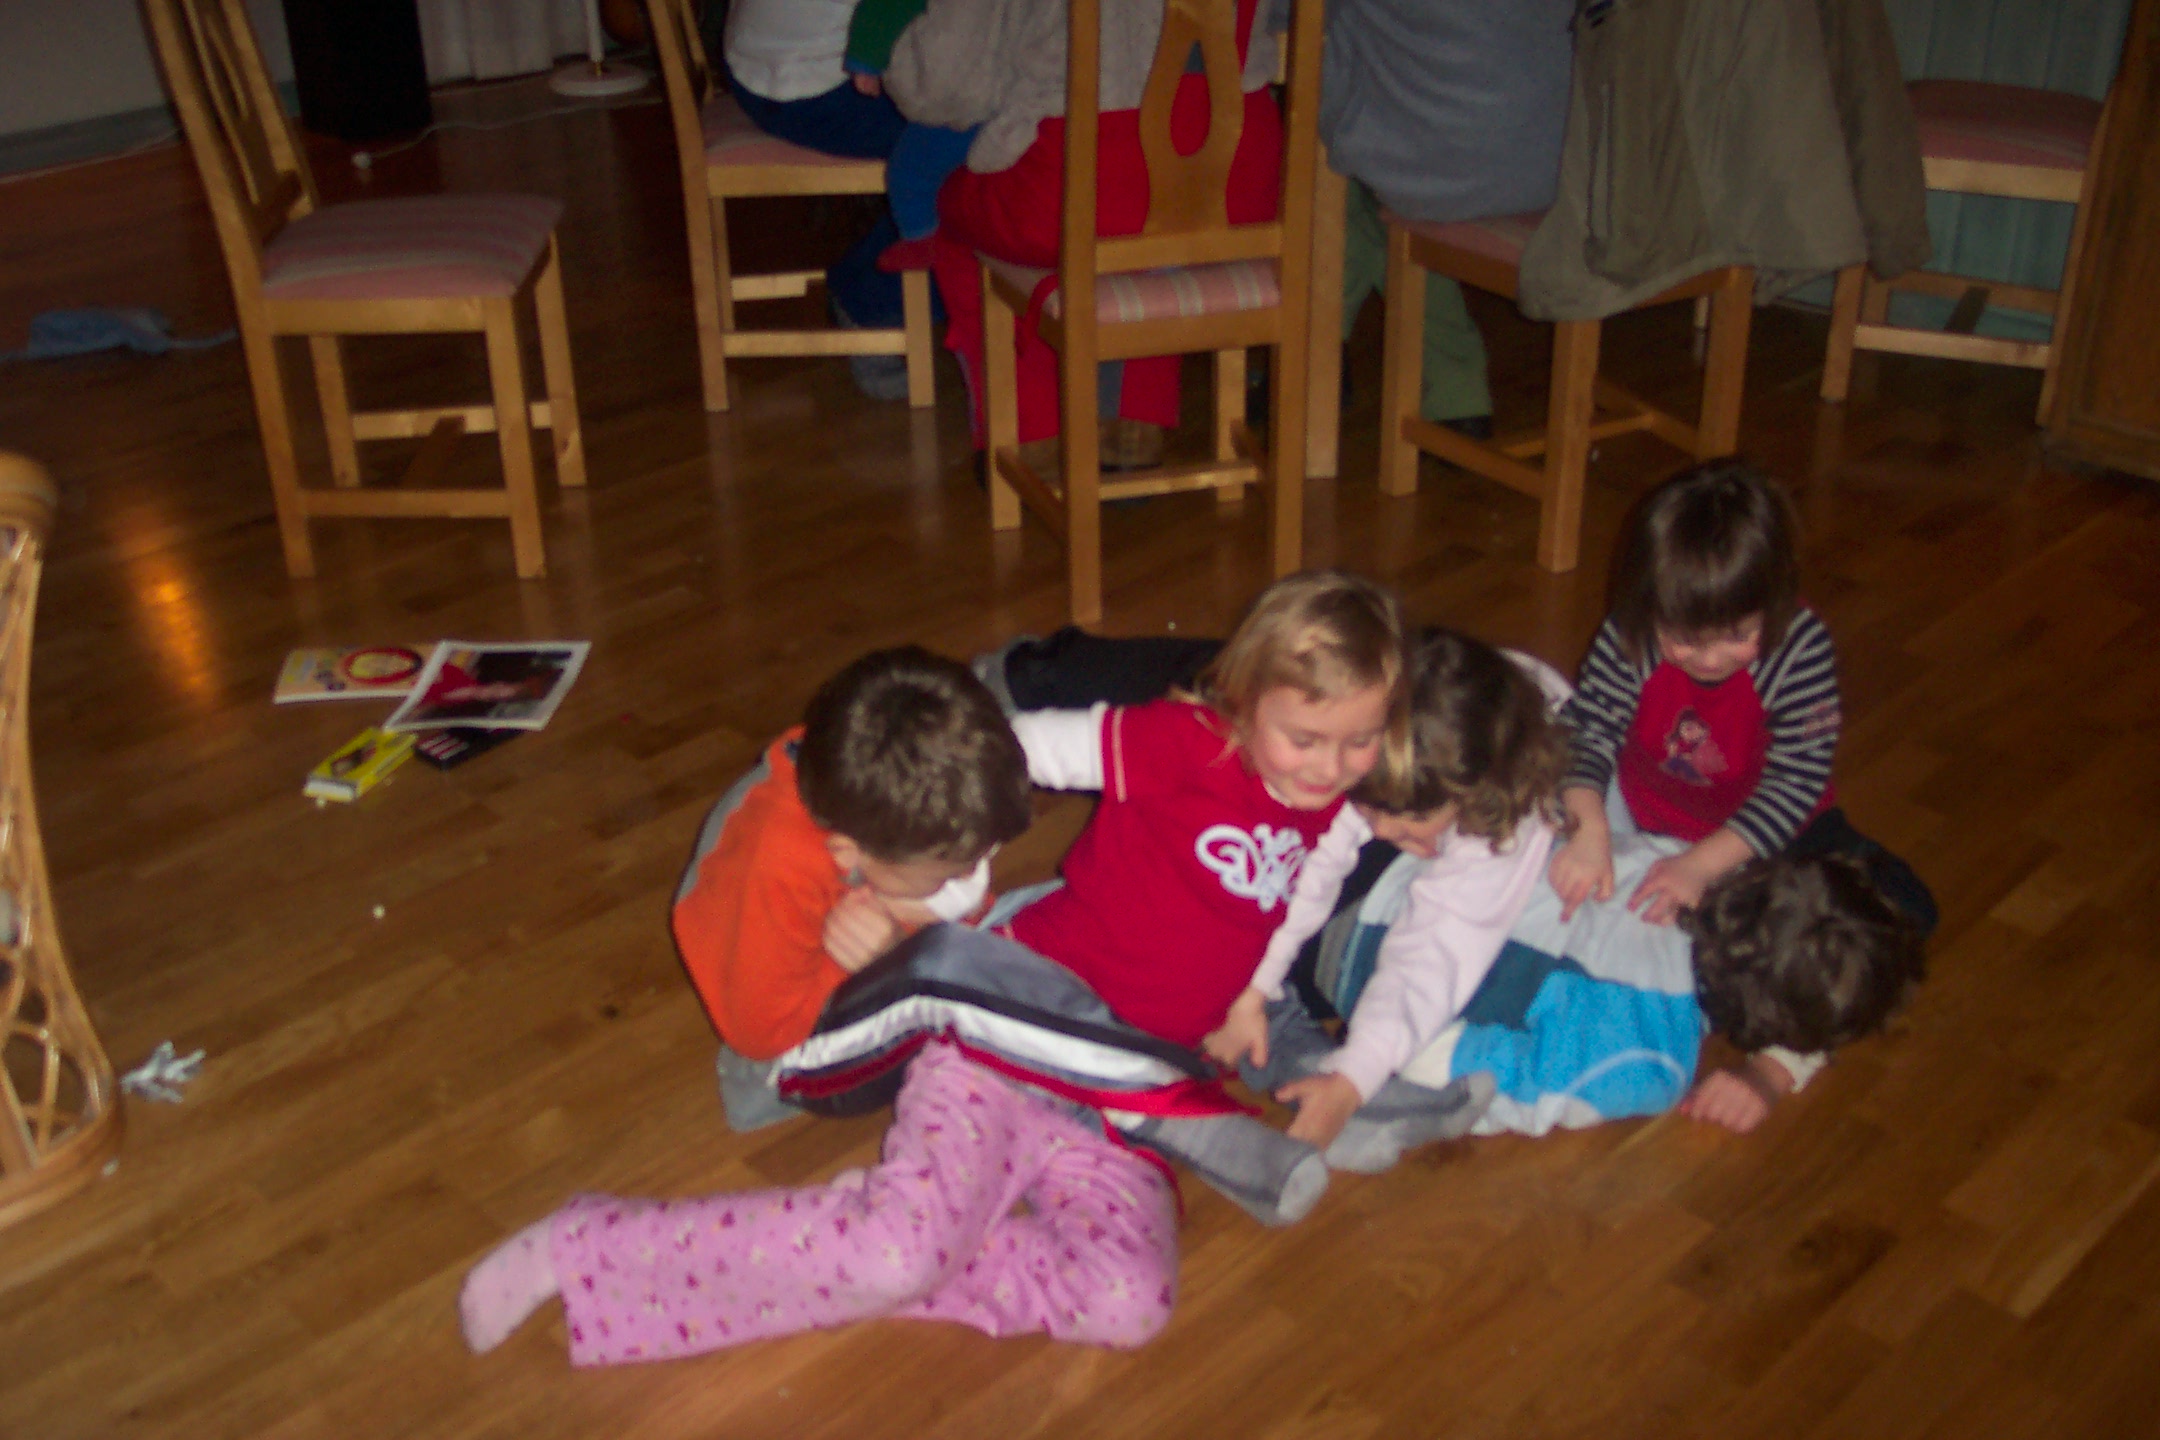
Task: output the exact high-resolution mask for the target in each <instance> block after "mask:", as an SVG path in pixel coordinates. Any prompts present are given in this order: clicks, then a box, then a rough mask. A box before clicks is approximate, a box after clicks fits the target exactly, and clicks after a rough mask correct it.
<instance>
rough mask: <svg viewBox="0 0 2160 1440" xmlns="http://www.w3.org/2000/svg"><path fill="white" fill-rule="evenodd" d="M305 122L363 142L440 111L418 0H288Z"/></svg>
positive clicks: (421, 123)
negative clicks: (431, 97)
mask: <svg viewBox="0 0 2160 1440" xmlns="http://www.w3.org/2000/svg"><path fill="white" fill-rule="evenodd" d="M285 30H286V33H287V34H288V35H289V36H290V37H291V39H292V57H293V80H294V82H295V83H296V84H297V86H298V87H299V90H300V123H301V124H302V125H304V126H306V127H307V128H308V129H310V130H313V131H315V132H316V133H317V134H320V135H333V136H336V137H337V138H338V139H340V140H346V141H351V142H353V143H355V144H357V143H360V142H362V141H368V140H381V139H384V138H386V137H388V136H392V135H409V134H411V133H412V132H413V131H415V130H423V129H425V128H427V126H428V124H429V122H431V121H432V120H433V119H434V118H435V112H434V108H433V107H432V106H431V105H430V104H429V103H428V83H427V57H426V55H425V54H423V53H422V51H421V48H420V8H419V5H418V3H417V0H285Z"/></svg>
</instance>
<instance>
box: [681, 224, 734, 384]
mask: <svg viewBox="0 0 2160 1440" xmlns="http://www.w3.org/2000/svg"><path fill="white" fill-rule="evenodd" d="M686 208H687V210H688V212H689V217H690V303H691V308H692V310H693V311H694V312H695V313H696V316H697V337H698V374H699V376H700V377H701V378H702V379H703V381H704V385H705V409H706V410H707V411H708V412H712V413H718V412H720V411H724V410H726V409H727V408H728V384H727V336H728V333H729V332H730V331H732V330H733V329H734V328H735V296H734V291H733V285H734V276H733V273H732V269H731V267H730V266H729V264H728V245H727V201H725V200H722V199H719V198H717V197H715V198H713V199H710V200H708V201H706V202H705V204H704V205H703V206H700V205H698V204H696V203H695V202H693V203H691V204H690V205H689V206H688V207H686Z"/></svg>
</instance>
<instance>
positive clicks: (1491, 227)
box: [1381, 210, 1545, 265]
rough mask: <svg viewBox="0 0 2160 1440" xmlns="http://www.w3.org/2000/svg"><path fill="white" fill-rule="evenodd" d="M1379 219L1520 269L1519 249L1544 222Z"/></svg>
mask: <svg viewBox="0 0 2160 1440" xmlns="http://www.w3.org/2000/svg"><path fill="white" fill-rule="evenodd" d="M1381 216H1382V218H1384V219H1385V220H1386V221H1387V223H1388V224H1390V225H1400V226H1402V227H1403V228H1404V229H1405V230H1408V231H1409V232H1410V233H1411V234H1413V235H1422V236H1424V237H1425V238H1426V239H1428V240H1434V241H1437V242H1439V243H1440V244H1442V245H1448V246H1452V247H1454V248H1455V249H1457V250H1467V251H1469V252H1470V253H1471V254H1473V255H1483V256H1484V257H1485V258H1486V259H1488V260H1497V261H1499V262H1500V263H1501V264H1503V265H1521V264H1522V255H1523V247H1524V246H1526V245H1528V244H1529V243H1530V236H1531V235H1532V233H1534V232H1535V231H1536V230H1537V227H1538V222H1540V221H1542V220H1543V219H1544V218H1545V212H1544V211H1542V210H1540V211H1537V212H1535V213H1533V214H1528V215H1495V216H1493V217H1492V218H1491V219H1488V220H1456V221H1452V222H1450V223H1448V224H1446V225H1439V224H1435V223H1434V222H1432V221H1430V220H1406V219H1404V218H1403V217H1402V216H1400V215H1397V214H1396V213H1395V212H1394V211H1392V210H1382V211H1381Z"/></svg>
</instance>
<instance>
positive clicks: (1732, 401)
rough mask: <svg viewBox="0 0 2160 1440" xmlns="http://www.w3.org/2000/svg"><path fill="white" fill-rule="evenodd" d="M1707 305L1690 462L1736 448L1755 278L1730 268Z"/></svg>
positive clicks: (1753, 301)
mask: <svg viewBox="0 0 2160 1440" xmlns="http://www.w3.org/2000/svg"><path fill="white" fill-rule="evenodd" d="M1706 298H1708V299H1709V301H1710V338H1709V343H1708V345H1707V347H1706V348H1705V349H1704V352H1703V392H1702V413H1701V414H1700V415H1698V416H1697V417H1696V425H1695V458H1696V459H1698V460H1712V459H1716V458H1717V457H1718V456H1721V455H1730V454H1732V453H1733V452H1734V451H1735V450H1738V449H1739V448H1740V401H1741V398H1742V396H1743V395H1745V393H1746V391H1747V356H1748V328H1749V326H1750V325H1751V324H1752V323H1753V321H1754V318H1755V275H1754V272H1753V271H1751V270H1743V269H1739V268H1734V269H1732V270H1730V271H1728V272H1727V273H1726V276H1725V283H1724V284H1722V285H1720V286H1719V287H1718V288H1717V291H1716V293H1715V294H1713V295H1710V296H1708V297H1706Z"/></svg>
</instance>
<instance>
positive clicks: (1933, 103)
mask: <svg viewBox="0 0 2160 1440" xmlns="http://www.w3.org/2000/svg"><path fill="white" fill-rule="evenodd" d="M1905 93H1906V95H1907V96H1908V97H1910V99H1911V100H1912V108H1913V118H1914V120H1916V121H1917V122H1919V127H1920V163H1921V166H1922V168H1923V169H1924V170H1925V172H1926V175H1927V188H1928V189H1930V190H1942V191H1949V192H1954V193H1956V194H1959V195H2000V196H2005V197H2007V198H2009V199H2013V200H2053V201H2057V202H2060V203H2062V204H2067V205H2075V206H2077V215H2076V218H2075V219H2073V220H2072V221H2071V223H2070V251H2069V256H2068V259H2067V260H2066V261H2065V263H2064V266H2063V274H2064V276H2065V277H2068V276H2070V275H2072V274H2075V273H2076V271H2077V262H2078V255H2079V253H2080V252H2081V251H2082V250H2083V248H2084V244H2085V217H2086V214H2087V212H2088V210H2089V209H2090V206H2089V204H2088V202H2089V201H2090V199H2091V197H2092V185H2093V176H2094V171H2093V167H2092V163H2091V162H2092V157H2093V156H2095V155H2097V154H2099V153H2100V131H2101V125H2102V122H2103V115H2104V110H2105V107H2104V106H2103V105H2102V104H2101V102H2100V101H2098V100H2092V99H2088V98H2087V97H2085V96H2083V95H2066V94H2063V93H2062V92H2060V91H2056V90H2035V89H2032V88H2030V87H2028V86H2024V85H1997V84H1993V83H1989V82H1986V81H1979V80H1915V81H1913V82H1912V83H1911V84H1910V85H1908V86H1906V87H1905ZM1897 290H1910V291H1913V292H1915V293H1918V294H1923V295H1935V296H1940V297H1942V298H1944V299H1948V300H1953V301H1955V302H1957V303H1956V305H1955V306H1954V307H1953V308H1952V309H1951V312H1950V319H1949V321H1948V323H1947V324H1946V325H1945V326H1944V328H1942V329H1940V330H1930V329H1925V328H1920V327H1915V326H1908V325H1892V324H1889V323H1888V318H1889V312H1890V296H1891V293H1892V292H1893V291H1897ZM2068 299H2069V282H2068V280H2067V278H2066V279H2065V281H2064V282H2063V285H2062V286H2061V287H2060V288H2058V289H2053V290H2050V289H2046V288H2042V287H2039V286H2032V285H2012V284H2009V283H2007V282H2004V281H2000V280H1981V279H1977V278H1975V277H1973V276H1968V275H1951V274H1946V273H1944V272H1941V271H1937V270H1909V271H1907V272H1906V273H1904V274H1903V275H1900V276H1898V277H1897V279H1895V280H1878V279H1876V278H1875V276H1874V275H1872V274H1871V273H1869V271H1868V268H1867V267H1866V266H1865V265H1849V266H1847V267H1846V268H1845V269H1844V270H1842V271H1840V272H1839V273H1838V280H1837V291H1836V293H1835V295H1834V296H1833V297H1832V299H1831V302H1830V346H1829V349H1828V350H1827V351H1826V352H1825V354H1824V356H1823V378H1822V398H1823V399H1825V400H1831V401H1837V400H1843V399H1844V398H1845V396H1846V393H1847V392H1848V391H1849V390H1850V388H1851V385H1852V362H1853V352H1854V351H1856V350H1884V351H1892V352H1895V353H1897V354H1901V355H1937V356H1942V357H1944V358H1947V359H1951V360H1972V361H1979V362H1982V363H1984V364H1990V365H2020V366H2025V367H2027V368H2030V369H2035V370H2039V371H2042V372H2044V373H2043V377H2042V379H2041V382H2040V406H2039V420H2040V423H2041V424H2043V425H2044V424H2046V423H2047V419H2048V410H2049V408H2050V407H2051V406H2052V404H2053V403H2054V398H2055V375H2056V370H2057V366H2058V362H2059V360H2060V358H2061V351H2060V349H2059V347H2058V346H2057V345H2056V344H2055V343H2054V342H2055V335H2054V334H2053V333H2051V334H2050V336H2049V338H2048V339H2046V340H2040V341H2034V340H2013V339H2006V338H2001V337H1997V336H1992V335H1976V334H1974V333H1973V327H1974V326H1975V325H1976V324H1977V323H1978V322H1979V319H1980V316H1981V312H1983V311H1984V310H1986V309H1987V308H1988V307H1989V306H2000V307H2002V308H2004V309H2008V310H2021V311H2027V312H2031V313H2036V314H2040V315H2045V316H2047V317H2048V318H2049V319H2050V320H2051V321H2052V322H2053V324H2054V326H2055V330H2056V331H2058V332H2059V331H2060V329H2061V325H2062V319H2061V317H2062V316H2064V315H2066V314H2068V313H2069V309H2068Z"/></svg>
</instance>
